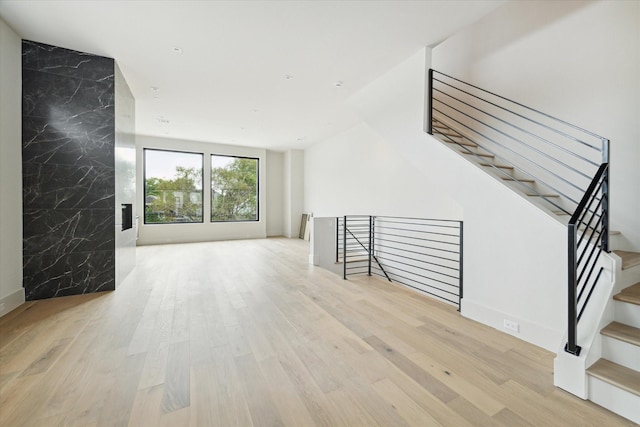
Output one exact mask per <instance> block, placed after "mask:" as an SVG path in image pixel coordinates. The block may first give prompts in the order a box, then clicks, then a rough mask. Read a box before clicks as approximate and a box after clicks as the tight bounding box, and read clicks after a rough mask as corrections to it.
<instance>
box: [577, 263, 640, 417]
mask: <svg viewBox="0 0 640 427" xmlns="http://www.w3.org/2000/svg"><path fill="white" fill-rule="evenodd" d="M614 253H615V254H616V255H618V256H619V257H620V258H621V260H622V268H621V270H622V271H621V273H622V277H623V279H622V280H624V278H625V276H626V275H629V276H631V277H637V276H638V275H640V254H638V253H634V252H626V251H614ZM629 273H632V274H629ZM633 273H635V274H633ZM612 303H613V309H614V320H613V321H612V322H610V323H609V324H608V325H607V326H605V327H604V328H602V329H601V330H600V336H601V341H602V347H601V351H602V353H601V354H602V356H601V358H600V359H598V360H597V361H596V362H595V363H594V364H593V365H591V366H590V367H589V368H588V369H587V388H588V398H589V400H591V401H593V402H595V403H597V404H599V405H600V406H603V407H605V408H607V409H609V410H611V411H613V412H616V413H617V414H620V415H622V416H624V417H626V418H628V419H630V420H632V421H633V422H635V423H638V424H640V409H639V408H640V282H638V283H635V284H633V285H631V286H628V287H626V288H623V289H622V291H620V292H618V293H617V294H615V295H614V296H613V301H612Z"/></svg>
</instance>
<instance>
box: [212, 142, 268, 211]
mask: <svg viewBox="0 0 640 427" xmlns="http://www.w3.org/2000/svg"><path fill="white" fill-rule="evenodd" d="M225 221H258V159H255V158H249V157H233V156H221V155H216V154H214V155H212V156H211V222H225Z"/></svg>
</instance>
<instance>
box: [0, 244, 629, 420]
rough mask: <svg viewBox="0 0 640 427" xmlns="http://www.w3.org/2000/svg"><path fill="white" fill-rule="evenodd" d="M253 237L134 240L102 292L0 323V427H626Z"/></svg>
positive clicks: (406, 302) (527, 349)
mask: <svg viewBox="0 0 640 427" xmlns="http://www.w3.org/2000/svg"><path fill="white" fill-rule="evenodd" d="M307 245H308V244H307V243H306V242H303V241H301V240H288V239H265V240H253V241H235V242H218V243H198V244H187V245H165V246H149V247H141V248H138V266H137V268H136V270H135V271H134V272H133V273H132V275H130V276H129V278H128V279H127V281H126V282H125V283H124V284H123V285H122V286H121V287H120V288H119V289H118V290H116V291H115V292H110V293H102V294H93V295H84V296H76V297H67V298H60V299H53V300H45V301H39V302H30V303H27V304H25V305H23V306H22V307H20V308H19V309H17V310H15V311H13V312H12V313H9V314H8V315H6V316H5V317H3V318H2V319H0V337H1V342H0V367H1V372H0V387H1V388H0V425H1V426H47V427H48V426H58V425H77V426H126V425H130V426H171V427H176V426H225V427H227V426H280V425H284V426H295V427H302V426H349V427H352V426H385V427H387V426H407V425H408V426H430V425H443V426H455V427H461V426H485V425H486V426H489V425H503V426H528V425H532V426H614V425H632V424H630V423H628V422H626V421H625V420H624V419H622V418H620V417H618V416H616V415H614V414H611V413H609V412H607V411H606V410H604V409H601V408H600V407H598V406H596V405H594V404H592V403H590V402H585V401H582V400H580V399H578V398H575V397H574V396H572V395H570V394H568V393H565V392H564V391H562V390H560V389H557V388H555V387H554V386H553V384H552V380H553V375H552V360H553V354H551V353H549V352H547V351H545V350H542V349H540V348H537V347H535V346H532V345H529V344H526V343H524V342H522V341H520V340H518V339H516V338H513V337H511V336H508V335H505V334H502V333H500V332H498V331H495V330H493V329H491V328H488V327H485V326H483V325H480V324H478V323H475V322H472V321H469V320H467V319H463V318H461V317H460V316H459V315H458V313H457V312H456V311H455V308H454V307H451V306H448V305H443V304H441V303H438V302H435V301H433V300H430V299H428V298H426V297H423V296H422V295H418V294H416V293H413V292H411V291H408V290H406V289H403V288H401V287H398V286H395V285H391V284H389V283H387V282H383V281H380V280H376V279H369V278H366V277H363V278H360V279H354V280H349V281H343V280H342V279H340V278H339V277H337V276H335V275H334V274H333V273H330V272H328V271H325V270H322V269H320V268H317V267H313V266H310V265H308V264H307V259H308V246H307Z"/></svg>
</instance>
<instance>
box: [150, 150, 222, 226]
mask: <svg viewBox="0 0 640 427" xmlns="http://www.w3.org/2000/svg"><path fill="white" fill-rule="evenodd" d="M147 151H164V152H167V153H180V154H199V155H200V157H201V159H202V161H201V164H200V170H201V171H202V173H201V177H202V178H201V179H202V188H201V189H200V193H201V194H200V200H201V201H202V216H201V218H200V221H191V222H182V221H172V222H147ZM204 157H205V153H203V152H199V151H184V150H171V149H167V148H152V147H144V149H143V150H142V206H143V207H144V208H143V215H142V217H143V223H144V225H167V224H204V217H205V212H204V207H205V204H204V183H205V180H204V178H205V177H204ZM209 181H211V180H209Z"/></svg>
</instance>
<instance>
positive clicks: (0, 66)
mask: <svg viewBox="0 0 640 427" xmlns="http://www.w3.org/2000/svg"><path fill="white" fill-rule="evenodd" d="M21 88H22V40H21V39H20V37H19V36H18V35H17V34H16V33H15V32H14V31H13V30H12V29H11V28H10V27H9V26H8V25H7V24H6V23H5V22H4V21H2V20H1V19H0V195H1V196H0V197H1V199H0V316H2V315H4V314H6V313H8V312H9V311H11V310H13V309H14V308H16V307H17V306H18V305H20V304H22V303H24V288H23V287H22V127H21V123H22V118H21V114H22V92H21Z"/></svg>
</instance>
